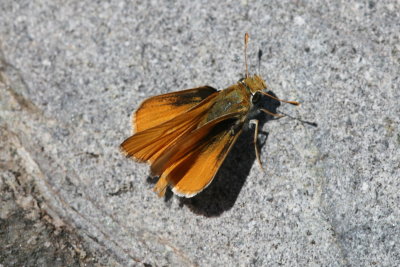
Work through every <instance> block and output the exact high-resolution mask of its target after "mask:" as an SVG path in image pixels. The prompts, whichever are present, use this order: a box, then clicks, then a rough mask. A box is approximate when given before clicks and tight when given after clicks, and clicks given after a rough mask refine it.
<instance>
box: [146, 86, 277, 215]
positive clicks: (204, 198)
mask: <svg viewBox="0 0 400 267" xmlns="http://www.w3.org/2000/svg"><path fill="white" fill-rule="evenodd" d="M268 93H269V94H271V95H273V96H276V95H275V94H274V93H273V92H271V91H269V92H268ZM259 105H260V106H262V107H263V108H266V109H267V110H269V111H271V112H272V113H276V109H277V108H278V107H279V106H280V102H279V101H276V100H274V99H271V98H269V97H265V96H262V100H261V101H260V104H259ZM254 119H258V120H259V127H260V129H262V126H263V125H264V124H265V123H266V122H268V121H269V120H272V119H274V118H273V117H272V116H271V115H267V114H264V113H261V112H260V113H259V114H257V115H256V116H255V117H254ZM246 128H247V129H244V131H243V132H242V134H241V135H240V136H239V138H238V140H237V142H236V144H235V145H234V146H233V148H232V150H231V151H230V152H229V154H228V156H227V157H226V159H225V161H224V162H223V164H222V166H221V168H220V169H219V171H218V173H217V175H216V176H215V178H214V180H213V181H212V183H211V184H210V185H209V186H208V187H207V188H206V189H204V191H202V192H200V193H199V194H198V195H196V196H194V197H192V198H183V197H182V198H179V199H180V205H181V206H184V205H185V206H187V207H188V208H189V209H190V210H191V211H192V212H194V213H195V214H199V215H203V216H206V217H216V216H219V215H221V214H222V213H223V212H225V211H227V210H229V209H231V208H232V207H233V205H234V204H235V202H236V200H237V198H238V196H239V193H240V191H241V189H242V187H243V185H244V183H245V182H246V178H247V176H248V175H249V173H250V170H251V168H252V166H253V165H254V162H255V159H256V154H255V151H254V144H253V136H254V127H251V126H250V127H247V126H246ZM258 136H259V142H258V146H259V149H261V148H262V147H263V146H264V144H265V143H266V141H267V139H268V133H266V132H261V131H260V132H259V135H258ZM257 167H258V166H257ZM147 181H148V182H149V183H155V181H156V180H154V179H151V178H148V179H147ZM172 196H173V193H172V191H171V190H170V189H168V190H167V192H166V194H165V201H166V202H169V201H170V199H171V198H172Z"/></svg>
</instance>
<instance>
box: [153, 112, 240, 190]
mask: <svg viewBox="0 0 400 267" xmlns="http://www.w3.org/2000/svg"><path fill="white" fill-rule="evenodd" d="M241 115H242V114H241V113H240V112H237V113H231V114H228V115H225V116H222V117H220V118H218V119H216V120H214V121H211V122H209V123H207V124H205V125H204V126H202V127H201V128H199V129H197V130H195V131H193V132H191V133H190V134H188V135H186V136H184V137H182V138H180V139H179V140H178V141H177V142H176V143H175V144H174V145H173V146H171V147H170V148H169V149H168V151H167V152H166V153H164V154H163V155H161V156H160V157H159V158H158V159H156V160H155V161H154V163H153V164H152V166H151V170H152V173H153V174H155V175H161V177H160V179H159V181H158V182H157V184H156V186H155V188H154V191H156V192H157V193H158V194H159V195H160V196H162V195H163V194H164V193H165V190H166V187H167V186H168V184H169V185H171V187H172V191H173V192H174V193H175V194H177V195H179V196H184V197H192V196H194V195H196V194H197V193H199V192H200V191H202V190H203V189H204V188H206V187H207V186H208V185H209V184H210V183H211V181H212V180H213V178H214V176H215V174H216V173H217V171H218V169H219V167H220V166H221V164H222V162H223V161H224V159H225V157H226V156H227V154H228V152H229V151H230V149H231V148H232V146H233V144H234V143H235V141H236V139H237V137H238V136H239V135H240V132H241V130H242V124H243V123H242V122H240V117H241ZM235 129H239V130H238V131H235Z"/></svg>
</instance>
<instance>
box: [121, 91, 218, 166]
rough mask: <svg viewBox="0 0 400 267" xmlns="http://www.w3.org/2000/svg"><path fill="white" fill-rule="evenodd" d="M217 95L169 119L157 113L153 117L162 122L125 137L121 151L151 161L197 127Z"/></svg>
mask: <svg viewBox="0 0 400 267" xmlns="http://www.w3.org/2000/svg"><path fill="white" fill-rule="evenodd" d="M217 95H218V94H214V95H211V96H210V97H208V98H207V99H205V100H204V101H202V102H201V103H200V104H198V105H197V106H195V107H194V108H192V109H191V110H189V111H186V112H184V113H182V114H180V115H178V116H176V117H174V118H172V119H169V120H167V119H165V118H164V114H158V116H156V117H153V119H157V117H161V118H162V120H164V122H163V123H161V124H157V125H155V126H154V127H151V128H148V129H145V130H143V131H139V132H137V133H136V134H134V135H132V136H131V137H129V138H128V139H126V140H125V141H124V142H123V143H122V144H121V149H122V151H123V152H124V153H125V154H126V156H127V157H133V158H135V159H136V160H138V161H149V162H153V161H154V160H155V159H157V158H158V157H159V156H160V155H161V154H162V153H163V152H164V151H166V150H167V149H169V147H170V146H171V145H172V144H174V142H175V141H176V140H177V139H179V138H180V137H181V136H183V135H185V134H186V133H190V132H191V131H193V130H194V129H196V128H197V125H198V124H199V123H200V121H201V120H202V119H203V118H204V114H206V112H207V111H208V109H209V107H210V106H211V105H213V104H214V102H215V98H216V96H217ZM166 116H167V115H166ZM159 121H160V120H159Z"/></svg>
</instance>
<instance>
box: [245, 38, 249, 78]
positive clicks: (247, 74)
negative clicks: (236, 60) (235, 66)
mask: <svg viewBox="0 0 400 267" xmlns="http://www.w3.org/2000/svg"><path fill="white" fill-rule="evenodd" d="M248 43H249V34H248V33H247V32H246V33H245V35H244V64H245V65H246V78H248V77H249V66H248V65H247V44H248Z"/></svg>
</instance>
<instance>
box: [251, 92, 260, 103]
mask: <svg viewBox="0 0 400 267" xmlns="http://www.w3.org/2000/svg"><path fill="white" fill-rule="evenodd" d="M260 99H261V93H260V92H255V93H254V95H253V97H252V98H251V102H253V104H256V103H257V102H259V101H260Z"/></svg>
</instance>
